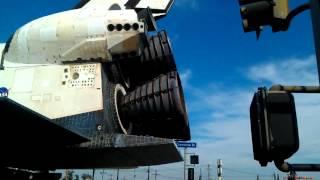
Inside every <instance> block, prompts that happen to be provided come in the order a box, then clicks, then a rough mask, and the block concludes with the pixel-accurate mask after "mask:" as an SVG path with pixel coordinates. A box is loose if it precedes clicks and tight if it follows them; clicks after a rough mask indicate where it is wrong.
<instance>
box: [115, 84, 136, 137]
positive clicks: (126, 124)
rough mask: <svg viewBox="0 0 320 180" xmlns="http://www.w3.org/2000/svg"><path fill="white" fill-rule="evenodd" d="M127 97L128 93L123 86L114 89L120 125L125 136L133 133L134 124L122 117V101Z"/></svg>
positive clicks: (118, 85)
mask: <svg viewBox="0 0 320 180" xmlns="http://www.w3.org/2000/svg"><path fill="white" fill-rule="evenodd" d="M125 95H126V91H125V89H124V87H123V86H121V85H120V84H117V85H116V87H115V89H114V105H115V108H116V113H117V117H118V118H117V119H118V124H119V126H120V128H121V130H122V132H123V133H124V134H131V131H132V123H131V122H130V121H129V120H128V119H127V118H124V117H123V116H122V114H123V113H122V111H121V107H120V106H121V99H122V98H123V97H124V96H125Z"/></svg>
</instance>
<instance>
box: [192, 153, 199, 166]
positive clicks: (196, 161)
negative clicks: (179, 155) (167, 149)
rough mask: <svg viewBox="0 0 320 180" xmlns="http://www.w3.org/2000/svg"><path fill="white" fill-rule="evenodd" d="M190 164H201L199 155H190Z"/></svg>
mask: <svg viewBox="0 0 320 180" xmlns="http://www.w3.org/2000/svg"><path fill="white" fill-rule="evenodd" d="M190 164H199V156H198V155H191V156H190Z"/></svg>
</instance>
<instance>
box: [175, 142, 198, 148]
mask: <svg viewBox="0 0 320 180" xmlns="http://www.w3.org/2000/svg"><path fill="white" fill-rule="evenodd" d="M176 144H177V146H178V147H180V148H196V147H197V143H195V142H179V141H178V142H176Z"/></svg>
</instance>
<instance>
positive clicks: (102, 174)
mask: <svg viewBox="0 0 320 180" xmlns="http://www.w3.org/2000/svg"><path fill="white" fill-rule="evenodd" d="M103 176H104V169H103V170H102V173H101V179H102V180H103Z"/></svg>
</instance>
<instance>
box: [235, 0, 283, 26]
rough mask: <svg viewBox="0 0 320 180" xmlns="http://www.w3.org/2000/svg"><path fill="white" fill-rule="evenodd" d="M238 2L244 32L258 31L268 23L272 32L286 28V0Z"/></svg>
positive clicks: (244, 0) (242, 0)
mask: <svg viewBox="0 0 320 180" xmlns="http://www.w3.org/2000/svg"><path fill="white" fill-rule="evenodd" d="M239 4H240V6H241V7H240V13H241V18H242V24H243V29H244V31H245V32H251V31H257V32H260V31H261V30H262V27H263V26H268V25H269V26H271V27H272V30H273V31H274V32H278V31H283V30H286V29H287V27H286V25H284V24H285V23H286V18H287V16H288V14H289V3H288V0H239Z"/></svg>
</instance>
